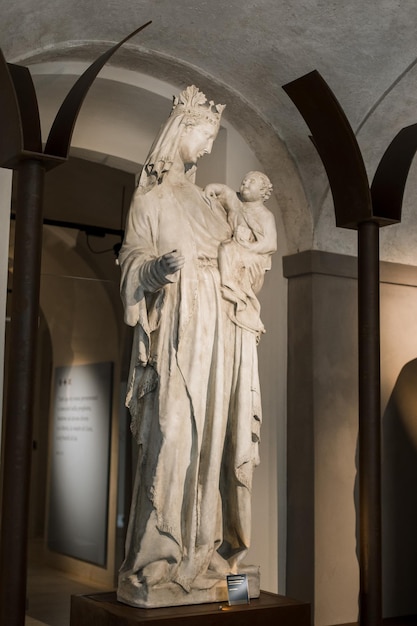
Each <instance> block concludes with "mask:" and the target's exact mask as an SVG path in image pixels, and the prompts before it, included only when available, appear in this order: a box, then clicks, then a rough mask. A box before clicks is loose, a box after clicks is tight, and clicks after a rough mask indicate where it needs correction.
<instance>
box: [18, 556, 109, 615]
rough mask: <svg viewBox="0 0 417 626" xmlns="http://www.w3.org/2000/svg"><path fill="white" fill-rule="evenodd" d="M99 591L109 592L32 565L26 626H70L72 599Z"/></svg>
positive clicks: (30, 567) (29, 573)
mask: <svg viewBox="0 0 417 626" xmlns="http://www.w3.org/2000/svg"><path fill="white" fill-rule="evenodd" d="M97 591H108V590H103V589H101V588H98V587H93V586H88V585H86V584H84V583H82V582H80V581H78V580H76V579H74V578H70V577H68V576H67V575H66V574H64V573H63V572H60V571H58V570H53V569H50V568H48V567H45V566H44V565H42V564H39V563H33V562H31V563H30V565H29V572H28V583H27V595H28V609H27V613H26V615H27V617H26V622H25V626H44V625H47V626H69V621H70V602H71V595H73V594H86V593H96V592H97Z"/></svg>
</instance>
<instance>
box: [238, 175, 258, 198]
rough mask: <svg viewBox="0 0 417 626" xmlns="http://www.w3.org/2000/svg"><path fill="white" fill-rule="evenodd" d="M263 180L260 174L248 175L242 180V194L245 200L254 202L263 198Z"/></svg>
mask: <svg viewBox="0 0 417 626" xmlns="http://www.w3.org/2000/svg"><path fill="white" fill-rule="evenodd" d="M261 189H262V181H261V180H260V178H259V176H255V175H253V174H252V175H248V176H245V178H244V179H243V180H242V184H241V186H240V195H241V197H242V199H243V200H244V201H245V202H254V201H255V200H259V199H260V198H261Z"/></svg>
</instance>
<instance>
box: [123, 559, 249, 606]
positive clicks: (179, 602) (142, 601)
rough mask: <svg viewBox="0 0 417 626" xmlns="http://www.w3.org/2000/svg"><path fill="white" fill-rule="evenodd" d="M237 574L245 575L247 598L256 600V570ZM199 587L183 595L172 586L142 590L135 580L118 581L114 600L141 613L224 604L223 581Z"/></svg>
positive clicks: (210, 582) (203, 582)
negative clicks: (176, 607) (147, 610)
mask: <svg viewBox="0 0 417 626" xmlns="http://www.w3.org/2000/svg"><path fill="white" fill-rule="evenodd" d="M239 573H240V574H246V575H247V578H248V587H249V597H250V598H259V594H260V574H259V567H258V566H254V565H253V566H250V565H249V566H245V567H243V568H242V569H241V570H240V571H239ZM198 582H200V584H199V585H198V586H197V587H195V588H193V589H190V591H185V590H184V589H183V588H182V587H181V586H180V585H178V584H176V583H172V582H171V583H166V584H161V585H155V586H153V587H150V588H148V587H146V586H145V585H143V584H141V583H139V582H138V581H137V580H135V581H134V582H133V581H132V580H130V579H128V578H125V579H123V580H121V581H119V587H118V589H117V599H118V601H119V602H123V604H128V605H129V606H135V607H139V608H144V609H153V608H161V607H165V606H183V605H187V604H208V603H210V602H225V601H226V602H227V600H228V593H227V583H226V577H223V578H221V579H219V578H218V577H217V576H216V577H215V578H214V577H213V579H211V580H210V578H208V579H207V580H206V579H204V581H202V580H200V581H199V579H197V583H198Z"/></svg>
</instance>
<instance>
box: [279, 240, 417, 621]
mask: <svg viewBox="0 0 417 626" xmlns="http://www.w3.org/2000/svg"><path fill="white" fill-rule="evenodd" d="M356 265H357V264H356V258H355V257H351V256H345V255H337V254H334V253H325V252H319V251H310V252H304V253H300V254H298V255H291V256H289V257H286V258H285V259H284V272H285V275H286V277H287V278H288V501H287V506H288V519H287V529H288V530H287V564H288V567H287V593H288V594H289V595H292V596H295V597H303V598H305V599H307V598H309V599H310V601H311V602H312V603H313V605H314V607H315V619H316V624H323V625H324V624H337V623H343V622H346V621H348V622H351V621H355V620H356V619H357V601H358V591H359V570H358V561H357V548H358V539H359V536H358V529H357V527H356V514H357V497H358V494H357V488H358V487H357V434H358V431H357V429H358V409H357V405H358V398H357V387H358V384H357V383H358V381H357V312H356V311H357V280H356V277H357V273H356V269H357V267H356ZM416 287H417V271H416V268H415V267H410V266H406V265H401V264H394V263H387V262H382V263H381V330H382V332H381V378H382V389H381V393H382V429H383V437H382V440H383V446H382V463H383V487H382V497H383V519H382V526H383V572H384V577H383V594H384V595H383V597H384V614H385V615H386V616H391V617H392V616H398V615H412V614H415V613H416V612H417V604H416V599H415V593H414V587H413V583H412V582H411V581H413V580H415V576H416V569H415V568H416V562H417V559H416V556H417V545H416V539H415V532H414V528H415V523H416V511H417V509H416V506H415V505H416V502H415V494H414V491H415V490H414V488H413V484H414V482H415V477H416V471H417V456H416V448H415V441H416V439H415V437H416V430H415V415H416V413H415V378H414V379H413V374H415V362H416V353H417V340H416V337H415V332H414V328H415V311H416V306H417V290H416ZM301 390H302V392H301Z"/></svg>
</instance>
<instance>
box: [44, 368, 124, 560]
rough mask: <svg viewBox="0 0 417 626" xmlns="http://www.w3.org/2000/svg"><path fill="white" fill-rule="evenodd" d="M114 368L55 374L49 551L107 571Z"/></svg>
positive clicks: (58, 369) (60, 370)
mask: <svg viewBox="0 0 417 626" xmlns="http://www.w3.org/2000/svg"><path fill="white" fill-rule="evenodd" d="M111 405H112V363H97V364H92V365H72V366H70V367H59V368H56V369H55V389H54V401H53V410H54V414H53V420H54V428H53V442H52V459H51V474H50V476H51V482H50V492H49V523H48V547H49V548H50V550H53V551H54V552H59V553H61V554H66V555H68V556H72V557H75V558H77V559H81V560H83V561H88V562H90V563H95V564H96V565H101V566H104V565H105V564H106V556H107V555H106V552H107V550H106V548H107V518H108V491H109V455H110V427H111Z"/></svg>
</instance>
